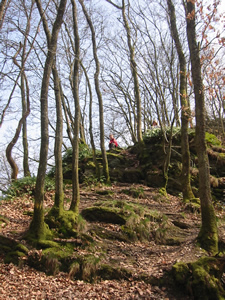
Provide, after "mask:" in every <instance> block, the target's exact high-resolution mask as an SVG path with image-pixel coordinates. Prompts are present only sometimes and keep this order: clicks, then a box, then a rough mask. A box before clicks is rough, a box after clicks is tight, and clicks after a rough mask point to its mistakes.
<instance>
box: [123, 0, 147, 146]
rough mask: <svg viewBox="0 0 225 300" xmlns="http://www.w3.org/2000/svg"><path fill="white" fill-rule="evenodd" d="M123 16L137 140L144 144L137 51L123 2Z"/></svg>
mask: <svg viewBox="0 0 225 300" xmlns="http://www.w3.org/2000/svg"><path fill="white" fill-rule="evenodd" d="M122 3H123V4H122V16H123V22H124V28H125V30H126V33H127V43H128V48H129V54H130V67H131V73H132V77H133V80H134V96H135V102H136V106H137V138H138V142H142V140H143V139H142V128H141V123H142V120H141V96H140V89H139V80H138V72H137V64H136V61H135V51H134V46H133V45H132V42H131V31H130V27H129V24H128V21H127V17H126V12H125V1H124V0H123V1H122Z"/></svg>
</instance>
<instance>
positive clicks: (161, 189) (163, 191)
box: [159, 187, 168, 198]
mask: <svg viewBox="0 0 225 300" xmlns="http://www.w3.org/2000/svg"><path fill="white" fill-rule="evenodd" d="M159 194H161V195H162V196H164V197H166V198H167V197H168V195H167V191H166V189H165V188H164V187H162V188H160V189H159Z"/></svg>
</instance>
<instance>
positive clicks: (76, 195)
mask: <svg viewBox="0 0 225 300" xmlns="http://www.w3.org/2000/svg"><path fill="white" fill-rule="evenodd" d="M71 3H72V6H73V31H74V40H75V61H74V69H73V98H74V104H75V118H74V120H75V122H74V136H73V164H72V174H73V175H72V176H73V195H72V201H71V205H70V210H72V211H74V212H75V213H78V211H79V204H80V188H79V172H78V169H79V129H80V102H79V65H80V61H79V60H80V38H79V33H78V24H77V7H76V3H75V1H74V0H71Z"/></svg>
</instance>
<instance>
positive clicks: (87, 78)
mask: <svg viewBox="0 0 225 300" xmlns="http://www.w3.org/2000/svg"><path fill="white" fill-rule="evenodd" d="M81 67H82V69H83V71H84V74H85V78H86V81H87V85H88V91H89V97H90V103H89V134H90V140H91V147H92V153H93V161H94V164H95V169H96V176H97V178H98V180H100V168H99V164H98V161H97V158H96V148H95V142H94V136H93V130H92V128H93V126H92V103H93V97H92V89H91V83H90V80H89V77H88V74H87V71H86V69H85V67H84V66H83V64H82V63H81Z"/></svg>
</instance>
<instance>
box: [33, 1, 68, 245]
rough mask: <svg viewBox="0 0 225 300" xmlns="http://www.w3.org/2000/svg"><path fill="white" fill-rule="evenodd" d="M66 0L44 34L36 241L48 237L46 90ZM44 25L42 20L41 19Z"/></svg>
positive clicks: (35, 205) (35, 214) (35, 209)
mask: <svg viewBox="0 0 225 300" xmlns="http://www.w3.org/2000/svg"><path fill="white" fill-rule="evenodd" d="M35 1H36V4H37V6H38V9H39V13H40V15H41V16H42V15H43V10H42V7H41V2H40V0H35ZM66 2H67V0H61V1H60V4H59V8H58V11H57V16H56V19H55V22H54V24H53V28H52V34H50V33H49V32H46V35H49V34H50V36H51V38H50V43H49V44H48V53H47V58H46V61H45V67H44V74H43V78H42V86H41V98H40V101H41V149H40V161H39V167H38V173H37V181H36V188H35V203H34V215H33V219H32V222H31V225H30V233H31V234H32V236H33V237H34V238H36V239H38V240H41V239H45V238H46V237H47V236H48V232H47V231H46V224H45V222H44V209H43V201H44V187H45V174H46V167H47V158H48V144H49V133H48V89H49V81H50V75H51V71H52V65H53V63H54V57H55V54H56V48H57V40H58V33H59V30H60V28H61V24H62V20H63V14H64V11H65V8H66ZM43 24H44V19H43Z"/></svg>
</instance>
